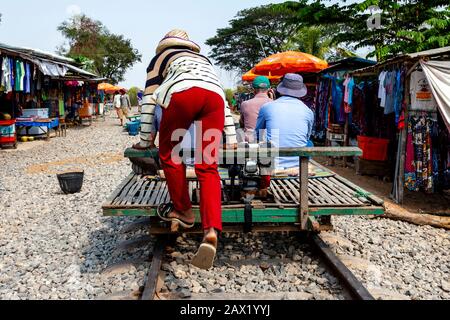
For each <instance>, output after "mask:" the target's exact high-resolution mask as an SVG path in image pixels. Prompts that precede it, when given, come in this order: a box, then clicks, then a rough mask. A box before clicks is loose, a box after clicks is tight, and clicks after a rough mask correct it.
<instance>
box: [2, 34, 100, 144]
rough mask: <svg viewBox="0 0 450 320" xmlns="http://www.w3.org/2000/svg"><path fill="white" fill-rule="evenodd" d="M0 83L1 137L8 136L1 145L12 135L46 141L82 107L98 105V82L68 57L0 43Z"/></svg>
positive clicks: (92, 75) (95, 77)
mask: <svg viewBox="0 0 450 320" xmlns="http://www.w3.org/2000/svg"><path fill="white" fill-rule="evenodd" d="M0 80H1V82H0V121H3V122H2V123H4V125H3V124H2V123H0V128H1V130H2V137H3V133H4V132H6V131H8V133H9V135H10V136H9V137H8V138H2V139H1V140H0V145H3V143H2V142H1V141H6V140H8V142H11V141H10V140H11V139H16V138H15V137H16V136H25V137H27V136H38V137H45V138H48V136H49V133H50V130H51V129H52V128H56V129H59V127H60V125H61V124H65V123H66V120H71V119H73V118H75V117H76V115H78V110H79V109H81V108H82V106H83V105H88V108H92V106H93V105H95V104H96V103H97V102H98V94H97V88H96V86H97V84H98V82H100V81H101V80H102V79H98V77H97V76H96V75H95V74H92V73H90V72H87V71H85V70H83V69H81V68H79V67H78V66H77V65H76V64H75V61H74V60H72V59H70V58H66V57H61V56H58V55H55V54H51V53H46V52H43V51H40V50H36V49H28V48H20V47H12V46H8V45H5V44H1V43H0ZM88 113H89V115H93V114H94V112H93V111H92V112H88ZM4 121H10V122H11V121H14V123H13V124H10V123H9V122H8V123H7V122H4ZM12 125H13V126H14V128H13V129H11V126H12ZM12 132H13V133H14V138H13V136H12V135H11V133H12ZM15 142H16V141H13V142H12V143H8V144H12V145H13V146H14V145H15Z"/></svg>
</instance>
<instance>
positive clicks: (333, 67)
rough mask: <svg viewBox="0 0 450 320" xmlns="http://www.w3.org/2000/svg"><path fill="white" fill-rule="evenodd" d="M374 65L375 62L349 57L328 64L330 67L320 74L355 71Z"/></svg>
mask: <svg viewBox="0 0 450 320" xmlns="http://www.w3.org/2000/svg"><path fill="white" fill-rule="evenodd" d="M376 64H377V62H376V61H373V60H367V59H363V58H359V57H350V58H346V59H342V60H339V61H335V62H330V63H329V65H330V67H329V68H326V69H324V70H322V71H321V73H322V74H324V73H331V72H337V71H348V70H356V69H361V68H365V67H369V66H374V65H376Z"/></svg>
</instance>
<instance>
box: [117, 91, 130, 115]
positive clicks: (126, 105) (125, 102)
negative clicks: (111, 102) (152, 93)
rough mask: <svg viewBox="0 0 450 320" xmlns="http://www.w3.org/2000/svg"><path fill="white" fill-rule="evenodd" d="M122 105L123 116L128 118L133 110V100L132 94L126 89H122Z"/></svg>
mask: <svg viewBox="0 0 450 320" xmlns="http://www.w3.org/2000/svg"><path fill="white" fill-rule="evenodd" d="M120 105H121V110H122V115H123V118H124V119H125V120H127V119H128V116H129V115H130V112H131V101H130V96H129V95H128V93H127V92H126V91H125V90H121V91H120Z"/></svg>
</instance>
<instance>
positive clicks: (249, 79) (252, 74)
mask: <svg viewBox="0 0 450 320" xmlns="http://www.w3.org/2000/svg"><path fill="white" fill-rule="evenodd" d="M261 75H262V74H256V73H255V69H254V68H253V69H252V70H250V71H249V72H247V73H246V74H244V75H243V76H242V81H247V82H252V81H253V80H255V79H256V77H259V76H261ZM264 76H265V77H267V78H269V80H270V81H271V82H277V81H279V80H280V79H281V77H282V76H271V75H264Z"/></svg>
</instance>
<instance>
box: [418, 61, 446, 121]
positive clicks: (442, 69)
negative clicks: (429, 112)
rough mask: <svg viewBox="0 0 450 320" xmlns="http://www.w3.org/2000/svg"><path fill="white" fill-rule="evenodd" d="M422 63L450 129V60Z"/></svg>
mask: <svg viewBox="0 0 450 320" xmlns="http://www.w3.org/2000/svg"><path fill="white" fill-rule="evenodd" d="M420 64H421V66H422V69H423V71H424V72H425V74H426V76H427V79H428V82H429V83H430V86H431V89H432V91H433V95H434V98H435V99H436V101H437V103H438V107H439V110H440V112H441V114H442V117H443V118H444V121H445V123H446V125H447V129H449V130H450V61H424V60H421V61H420Z"/></svg>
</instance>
